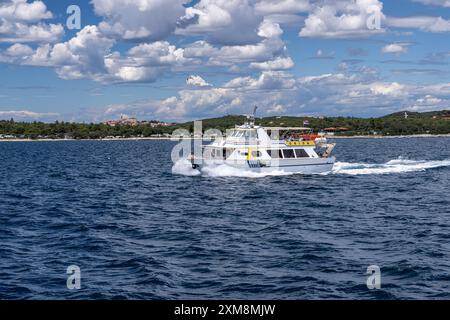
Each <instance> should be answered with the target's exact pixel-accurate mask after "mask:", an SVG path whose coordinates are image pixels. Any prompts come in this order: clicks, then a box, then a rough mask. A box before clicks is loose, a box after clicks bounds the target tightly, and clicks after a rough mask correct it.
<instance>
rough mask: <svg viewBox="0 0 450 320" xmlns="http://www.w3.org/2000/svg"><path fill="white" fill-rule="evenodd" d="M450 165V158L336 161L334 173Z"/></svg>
mask: <svg viewBox="0 0 450 320" xmlns="http://www.w3.org/2000/svg"><path fill="white" fill-rule="evenodd" d="M448 166H450V160H441V161H426V160H407V159H402V158H399V159H395V160H390V161H388V162H386V163H381V164H376V163H350V162H336V163H335V164H334V167H333V170H332V172H331V173H333V174H349V175H360V174H391V173H404V172H415V171H425V170H427V169H433V168H439V167H448Z"/></svg>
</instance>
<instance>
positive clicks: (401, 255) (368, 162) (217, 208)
mask: <svg viewBox="0 0 450 320" xmlns="http://www.w3.org/2000/svg"><path fill="white" fill-rule="evenodd" d="M335 142H337V146H336V149H335V156H336V158H337V163H336V165H335V167H334V169H333V171H332V172H330V173H328V174H325V175H299V174H292V175H286V174H283V173H280V172H279V173H276V174H275V175H270V176H260V175H258V174H256V175H255V174H254V173H248V172H246V173H242V172H240V171H235V170H233V168H231V170H230V168H224V167H218V168H213V169H212V170H211V171H208V170H206V172H199V171H197V170H192V169H191V168H190V167H189V165H187V166H186V163H185V164H183V163H179V164H177V165H175V166H174V165H173V164H172V162H171V160H170V154H171V150H172V148H173V146H174V143H173V142H168V141H79V142H76V141H66V142H61V141H59V142H29V143H28V142H27V143H25V142H11V143H9V142H8V143H6V142H5V143H0V163H1V164H2V165H1V166H0V176H1V180H0V243H1V244H2V245H1V246H0V299H116V298H125V299H143V298H145V299H183V298H184V299H198V298H201V299H208V298H223V299H237V298H242V299H270V298H272V299H363V298H364V299H366V298H367V299H444V298H446V299H449V298H450V281H449V280H450V241H449V239H450V209H449V208H450V198H449V193H448V190H450V166H449V159H450V148H449V145H450V139H449V138H426V139H424V138H423V139H419V138H408V139H339V140H336V141H335ZM74 264H75V265H78V266H79V267H80V269H81V275H82V278H81V289H80V290H68V289H67V287H66V280H67V274H66V269H67V267H68V266H70V265H74ZM374 264H375V265H378V266H380V268H381V273H382V278H381V279H382V284H381V289H380V290H369V289H368V288H367V286H366V279H367V275H366V270H367V267H368V266H369V265H374Z"/></svg>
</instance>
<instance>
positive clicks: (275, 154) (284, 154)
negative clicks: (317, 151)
mask: <svg viewBox="0 0 450 320" xmlns="http://www.w3.org/2000/svg"><path fill="white" fill-rule="evenodd" d="M267 153H268V154H269V156H270V157H271V158H280V159H295V158H309V154H308V153H307V152H306V151H305V150H304V149H275V150H267Z"/></svg>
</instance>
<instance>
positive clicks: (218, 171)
mask: <svg viewBox="0 0 450 320" xmlns="http://www.w3.org/2000/svg"><path fill="white" fill-rule="evenodd" d="M172 173H173V174H180V175H184V176H198V175H202V176H206V177H243V178H262V177H267V176H281V175H289V174H292V173H290V172H289V173H288V172H284V171H282V170H275V171H272V172H267V173H265V172H254V171H251V170H244V169H239V168H235V167H231V166H228V165H226V164H221V165H210V166H207V167H204V168H202V170H201V171H200V170H197V169H192V166H191V163H190V162H189V161H188V160H178V161H177V162H176V163H175V164H174V165H173V167H172Z"/></svg>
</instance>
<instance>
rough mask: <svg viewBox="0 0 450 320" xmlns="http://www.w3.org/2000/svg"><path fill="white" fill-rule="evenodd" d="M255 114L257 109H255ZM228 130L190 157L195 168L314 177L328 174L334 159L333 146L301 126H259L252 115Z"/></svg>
mask: <svg viewBox="0 0 450 320" xmlns="http://www.w3.org/2000/svg"><path fill="white" fill-rule="evenodd" d="M255 111H256V108H255ZM247 118H248V121H247V122H246V123H245V124H244V125H241V126H236V127H235V128H234V129H232V130H228V132H227V135H226V137H225V138H223V137H216V139H215V140H214V142H213V143H211V144H209V145H206V146H203V150H202V151H203V152H202V155H191V156H190V157H189V160H190V162H191V163H192V167H193V168H194V169H201V168H202V167H205V166H217V165H222V164H226V165H228V166H231V167H235V168H239V169H244V170H251V171H255V172H264V173H266V172H267V173H269V172H274V171H284V172H295V173H303V174H315V173H323V172H328V171H331V170H332V168H333V165H334V162H335V160H336V159H335V157H333V156H331V153H332V151H333V148H334V146H335V144H334V143H327V140H326V138H325V137H323V136H320V135H313V134H311V129H310V128H304V127H299V128H297V127H295V128H293V127H289V128H282V127H261V126H257V125H255V116H254V115H252V116H247Z"/></svg>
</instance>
